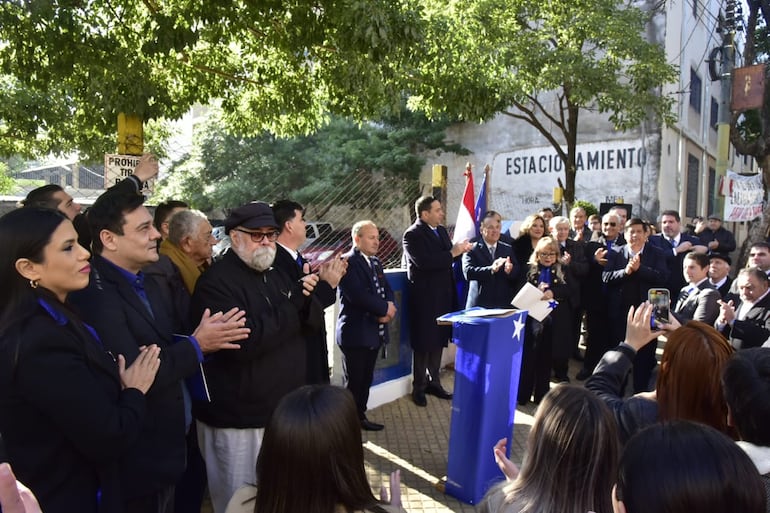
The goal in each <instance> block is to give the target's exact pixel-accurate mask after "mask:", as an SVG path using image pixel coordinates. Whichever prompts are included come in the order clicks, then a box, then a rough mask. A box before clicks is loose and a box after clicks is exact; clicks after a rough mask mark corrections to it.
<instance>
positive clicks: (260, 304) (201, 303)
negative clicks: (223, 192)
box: [190, 249, 323, 428]
mask: <svg viewBox="0 0 770 513" xmlns="http://www.w3.org/2000/svg"><path fill="white" fill-rule="evenodd" d="M235 306H237V307H239V308H242V309H243V310H245V311H246V327H248V328H251V333H250V335H249V338H247V339H245V340H241V341H239V342H238V344H240V346H241V347H240V349H235V350H231V349H228V350H222V351H219V352H217V353H215V354H213V355H211V356H209V357H207V358H206V361H205V363H204V372H205V374H206V379H207V381H208V387H209V393H210V395H211V402H210V403H205V402H195V403H193V414H194V415H195V417H196V418H197V419H199V420H200V421H202V422H204V423H206V424H208V425H210V426H213V427H219V428H261V427H265V425H266V424H267V422H268V420H269V419H270V416H271V415H272V413H273V410H274V409H275V407H276V406H277V405H278V401H280V400H281V398H282V397H283V396H284V395H286V394H287V393H289V392H291V391H292V390H294V389H296V388H298V387H300V386H302V385H303V384H305V379H306V376H305V338H304V337H305V336H306V335H307V334H309V333H317V332H318V330H319V329H320V324H321V322H322V319H323V312H322V311H321V309H320V308H319V307H318V302H317V301H312V300H311V299H310V297H308V296H305V295H303V294H302V287H301V285H300V283H299V282H297V281H292V280H290V279H289V277H288V276H286V274H285V273H284V272H283V271H281V270H280V269H276V268H274V267H272V268H270V269H268V270H267V271H265V272H258V271H255V270H254V269H252V268H250V267H248V266H247V265H246V264H245V263H244V262H243V261H242V260H241V259H240V258H239V257H238V256H237V255H236V254H235V252H234V251H233V250H232V249H231V250H230V251H228V252H227V253H225V255H224V257H222V260H220V261H219V262H216V263H214V265H212V266H211V267H210V268H209V269H208V270H206V272H204V273H203V275H201V277H200V278H198V283H197V284H196V285H195V291H194V292H193V297H192V304H191V309H190V311H191V314H192V318H193V319H195V318H197V317H200V315H201V314H202V313H203V311H204V309H206V308H210V309H211V311H212V312H217V311H220V310H221V311H223V312H226V311H228V310H230V309H231V308H233V307H235Z"/></svg>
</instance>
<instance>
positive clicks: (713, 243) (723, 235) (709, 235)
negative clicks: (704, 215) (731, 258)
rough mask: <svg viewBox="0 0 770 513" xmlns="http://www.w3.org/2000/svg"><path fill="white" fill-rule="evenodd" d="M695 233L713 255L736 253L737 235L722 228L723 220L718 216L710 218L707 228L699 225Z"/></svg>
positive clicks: (713, 215) (714, 215) (712, 215)
mask: <svg viewBox="0 0 770 513" xmlns="http://www.w3.org/2000/svg"><path fill="white" fill-rule="evenodd" d="M698 230H700V231H698ZM695 231H696V234H697V235H698V238H699V239H700V240H701V241H703V243H704V244H706V245H707V246H708V248H709V251H711V252H712V253H730V252H731V251H735V246H736V245H735V235H733V232H731V231H730V230H728V229H727V228H725V227H724V226H722V218H721V217H719V216H718V215H716V214H711V215H710V216H709V217H708V224H707V225H705V226H703V225H701V224H699V225H698V226H697V227H696V229H695Z"/></svg>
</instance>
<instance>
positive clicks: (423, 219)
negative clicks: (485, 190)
mask: <svg viewBox="0 0 770 513" xmlns="http://www.w3.org/2000/svg"><path fill="white" fill-rule="evenodd" d="M415 213H416V214H417V221H415V223H414V224H413V225H412V226H410V227H409V228H407V230H406V231H405V232H404V238H403V244H404V257H405V260H406V273H407V279H408V280H409V285H408V287H409V289H408V291H409V312H410V314H411V319H412V322H411V324H410V326H409V328H410V330H409V335H410V340H411V345H412V350H413V351H414V355H413V358H414V362H413V369H414V382H413V384H412V386H413V390H412V399H413V400H414V403H415V404H416V405H417V406H427V404H428V402H427V400H426V398H425V394H426V393H427V394H431V395H435V396H436V397H438V398H440V399H451V398H452V394H451V393H449V392H447V391H446V390H444V388H443V387H442V386H441V382H440V380H439V373H438V372H439V367H440V366H441V353H442V351H443V350H444V348H445V347H446V346H447V344H448V343H449V339H450V338H451V336H452V327H451V326H438V325H437V324H436V318H438V317H440V316H441V315H443V314H445V313H448V312H453V311H456V310H458V309H459V305H458V300H457V287H456V286H455V279H454V273H453V272H452V261H453V260H454V259H455V258H457V257H459V256H460V255H462V254H463V253H467V252H468V251H470V250H471V248H472V247H473V246H472V245H471V243H470V242H468V240H467V239H466V240H463V241H459V242H456V243H454V244H452V241H451V240H450V239H449V234H448V233H447V231H446V228H444V227H443V226H442V225H441V222H442V221H443V220H444V209H443V208H442V207H441V202H440V201H439V200H437V199H435V198H433V197H432V196H422V197H420V198H419V199H417V201H416V202H415Z"/></svg>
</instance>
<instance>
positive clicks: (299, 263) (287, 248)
mask: <svg viewBox="0 0 770 513" xmlns="http://www.w3.org/2000/svg"><path fill="white" fill-rule="evenodd" d="M271 207H272V208H273V215H275V222H276V223H278V230H279V234H278V241H277V244H276V252H275V261H274V262H273V265H274V266H275V267H277V268H278V269H281V270H282V271H284V272H285V273H286V274H288V275H289V278H291V279H292V280H293V281H298V280H299V279H300V278H302V277H303V276H305V275H307V274H309V273H310V265H309V264H308V261H307V260H305V258H304V257H303V256H302V255H301V254H300V252H299V248H300V247H301V246H302V244H303V243H304V242H305V239H306V238H307V232H306V231H305V208H304V207H303V206H302V205H300V204H299V203H297V202H296V201H290V200H279V201H276V202H275V203H273V204H272V205H271ZM346 267H347V264H346V263H345V261H344V260H341V259H339V258H335V259H332V260H330V261H329V262H324V263H323V264H322V265H321V266H320V267H319V269H318V277H319V278H320V281H319V282H318V285H317V286H316V288H315V291H314V293H313V296H312V297H311V300H312V301H317V302H318V303H319V304H320V306H321V309H322V310H323V309H326V308H327V307H329V306H331V305H333V304H334V303H335V302H336V301H337V284H338V283H339V279H340V278H341V277H342V275H343V274H345V269H346ZM305 340H306V341H307V348H306V349H307V351H306V357H307V366H306V367H307V380H306V382H307V383H308V384H316V383H329V350H328V348H327V344H326V322H322V323H321V326H320V328H319V329H318V330H317V331H316V332H314V333H308V334H306V335H305Z"/></svg>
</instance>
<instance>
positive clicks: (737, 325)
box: [714, 267, 770, 349]
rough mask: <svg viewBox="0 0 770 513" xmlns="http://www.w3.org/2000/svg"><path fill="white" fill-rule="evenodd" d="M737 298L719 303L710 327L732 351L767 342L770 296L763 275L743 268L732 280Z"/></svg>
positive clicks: (759, 270) (752, 268) (769, 325)
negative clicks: (725, 339)
mask: <svg viewBox="0 0 770 513" xmlns="http://www.w3.org/2000/svg"><path fill="white" fill-rule="evenodd" d="M735 281H737V282H738V290H739V291H740V299H739V300H738V301H737V302H735V301H733V300H730V301H727V302H724V301H720V304H721V308H720V311H719V317H718V318H717V321H716V323H714V327H716V329H718V330H719V331H720V332H721V333H722V334H723V335H724V336H725V337H727V339H728V340H729V341H730V344H732V346H733V347H734V348H735V349H747V348H749V347H759V346H761V345H762V344H764V343H765V342H766V341H767V340H768V339H770V296H769V295H768V277H767V274H766V273H765V272H764V271H762V270H761V269H759V268H757V267H751V268H748V269H746V268H744V269H741V271H740V272H739V273H738V277H737V278H736V280H735Z"/></svg>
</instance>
